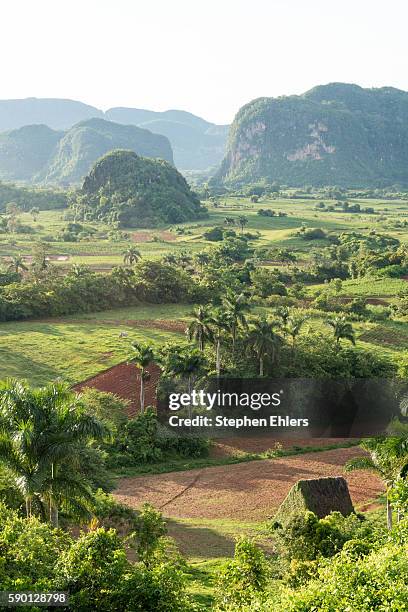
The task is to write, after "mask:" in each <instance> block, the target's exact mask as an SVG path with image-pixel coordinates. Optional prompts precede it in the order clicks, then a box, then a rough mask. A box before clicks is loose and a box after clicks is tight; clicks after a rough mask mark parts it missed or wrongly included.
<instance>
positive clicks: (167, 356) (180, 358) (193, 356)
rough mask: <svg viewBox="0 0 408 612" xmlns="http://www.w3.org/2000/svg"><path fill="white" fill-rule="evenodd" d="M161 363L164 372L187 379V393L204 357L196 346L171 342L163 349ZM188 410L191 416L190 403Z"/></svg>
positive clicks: (203, 361) (202, 363)
mask: <svg viewBox="0 0 408 612" xmlns="http://www.w3.org/2000/svg"><path fill="white" fill-rule="evenodd" d="M161 363H162V366H163V372H164V374H167V375H170V376H173V377H176V378H180V379H182V380H187V389H188V393H189V394H191V392H192V389H193V383H194V380H195V379H196V377H197V375H198V373H199V372H200V371H201V369H202V368H203V366H204V363H205V359H204V356H203V354H202V353H201V352H200V351H199V350H197V349H196V348H191V347H189V346H182V345H178V344H172V345H169V346H167V347H166V348H165V350H164V351H163V354H162V362H161ZM188 412H189V416H190V417H191V414H192V408H191V405H190V406H189V409H188Z"/></svg>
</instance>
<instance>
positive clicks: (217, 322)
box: [211, 308, 231, 376]
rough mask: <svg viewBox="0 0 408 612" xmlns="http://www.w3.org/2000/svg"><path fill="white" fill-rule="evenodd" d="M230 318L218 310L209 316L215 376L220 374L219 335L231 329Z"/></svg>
mask: <svg viewBox="0 0 408 612" xmlns="http://www.w3.org/2000/svg"><path fill="white" fill-rule="evenodd" d="M230 319H231V317H230V316H229V314H228V313H227V312H226V311H225V310H222V309H221V308H218V309H216V310H214V311H213V313H212V315H211V328H212V340H213V342H214V343H215V370H216V372H217V376H220V374H221V335H222V332H223V331H228V330H229V329H230V328H231V320H230Z"/></svg>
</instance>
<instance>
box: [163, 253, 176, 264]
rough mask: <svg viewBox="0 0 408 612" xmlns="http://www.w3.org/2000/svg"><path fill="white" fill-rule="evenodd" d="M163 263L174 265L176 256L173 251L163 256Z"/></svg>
mask: <svg viewBox="0 0 408 612" xmlns="http://www.w3.org/2000/svg"><path fill="white" fill-rule="evenodd" d="M163 263H165V264H168V265H171V266H174V265H176V263H177V257H176V256H175V255H174V254H173V253H168V255H165V256H164V257H163Z"/></svg>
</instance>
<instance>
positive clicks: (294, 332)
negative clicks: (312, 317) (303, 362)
mask: <svg viewBox="0 0 408 612" xmlns="http://www.w3.org/2000/svg"><path fill="white" fill-rule="evenodd" d="M306 320H307V317H304V316H302V315H296V314H294V315H290V316H289V317H288V318H287V320H286V324H285V326H284V327H283V330H284V332H285V334H287V335H288V336H290V338H291V339H292V347H291V355H292V360H293V356H294V354H295V346H296V338H297V337H298V335H299V334H300V332H301V330H302V327H303V325H304V323H305V321H306Z"/></svg>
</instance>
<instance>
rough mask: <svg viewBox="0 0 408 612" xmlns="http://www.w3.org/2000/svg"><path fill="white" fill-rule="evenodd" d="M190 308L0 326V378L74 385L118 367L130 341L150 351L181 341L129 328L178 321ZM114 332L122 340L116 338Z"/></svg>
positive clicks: (165, 334) (145, 309)
mask: <svg viewBox="0 0 408 612" xmlns="http://www.w3.org/2000/svg"><path fill="white" fill-rule="evenodd" d="M190 310H191V306H183V305H176V306H175V305H168V306H154V305H151V306H148V307H136V308H125V309H120V310H114V311H105V312H98V313H91V314H87V315H85V316H82V317H67V318H64V319H61V320H50V321H19V322H12V323H3V324H1V325H0V378H6V377H18V378H25V379H27V380H29V381H30V382H31V383H32V384H35V385H42V384H45V383H46V382H47V381H49V380H55V379H56V378H61V379H63V380H65V381H67V382H68V383H70V384H74V383H77V382H80V381H81V380H84V379H86V378H89V377H90V376H93V375H94V374H97V373H98V372H100V371H101V370H104V369H106V368H109V367H110V366H112V365H114V364H116V363H119V362H120V361H123V360H124V359H126V357H127V356H128V355H129V343H130V341H131V340H137V341H145V342H149V343H152V344H153V345H154V346H160V345H162V344H163V343H165V342H167V341H169V340H172V339H174V338H177V337H178V338H181V339H183V336H182V335H180V334H177V333H172V332H169V331H163V330H160V329H151V328H149V327H146V326H145V325H143V327H135V326H134V325H132V321H135V322H137V321H149V320H156V321H159V320H160V319H182V318H183V317H185V316H186V314H187V313H188V312H189V311H190ZM120 332H125V333H127V334H128V337H127V338H119V334H120Z"/></svg>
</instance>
